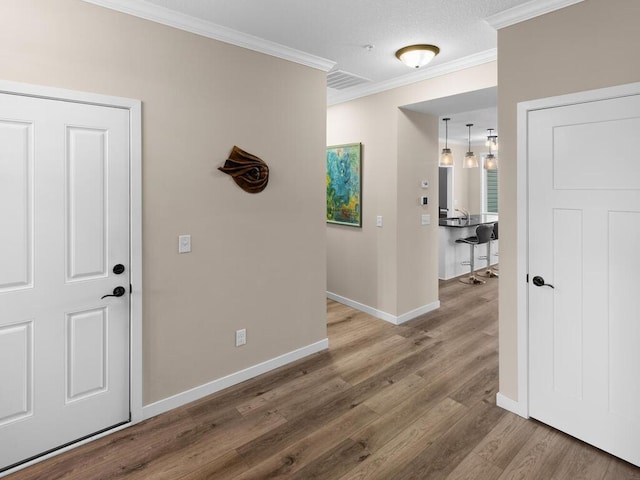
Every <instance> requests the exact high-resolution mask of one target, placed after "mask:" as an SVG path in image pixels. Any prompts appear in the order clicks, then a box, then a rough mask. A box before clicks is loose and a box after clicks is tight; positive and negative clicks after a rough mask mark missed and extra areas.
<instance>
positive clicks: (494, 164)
mask: <svg viewBox="0 0 640 480" xmlns="http://www.w3.org/2000/svg"><path fill="white" fill-rule="evenodd" d="M488 130H489V136H487V146H488V147H489V153H488V154H487V156H486V157H484V169H485V170H497V169H498V159H497V158H496V156H495V155H494V154H493V153H492V152H491V147H492V146H493V144H494V142H493V139H494V138H496V139H497V138H498V136H497V135H493V134H492V133H493V128H489V129H488Z"/></svg>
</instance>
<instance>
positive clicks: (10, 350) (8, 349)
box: [0, 322, 33, 426]
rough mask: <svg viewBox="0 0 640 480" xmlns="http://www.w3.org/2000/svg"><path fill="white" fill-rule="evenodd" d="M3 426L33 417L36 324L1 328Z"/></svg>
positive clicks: (0, 406)
mask: <svg viewBox="0 0 640 480" xmlns="http://www.w3.org/2000/svg"><path fill="white" fill-rule="evenodd" d="M0 364H1V365H4V366H5V367H4V368H2V369H0V398H3V401H2V403H0V426H2V425H6V424H8V423H10V422H14V421H17V420H20V419H22V418H24V417H26V416H28V415H31V414H32V408H33V322H24V323H19V324H15V325H5V326H3V327H0Z"/></svg>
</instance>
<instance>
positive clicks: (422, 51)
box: [396, 45, 440, 68]
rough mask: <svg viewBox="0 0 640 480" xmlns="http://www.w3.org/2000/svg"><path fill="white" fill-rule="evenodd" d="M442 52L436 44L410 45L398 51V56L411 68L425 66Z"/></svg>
mask: <svg viewBox="0 0 640 480" xmlns="http://www.w3.org/2000/svg"><path fill="white" fill-rule="evenodd" d="M438 53H440V49H439V48H438V47H436V46H435V45H409V46H408V47H403V48H401V49H400V50H398V51H397V52H396V57H398V60H400V61H401V62H402V63H404V64H405V65H406V66H408V67H411V68H420V67H424V66H425V65H426V64H427V63H429V62H430V61H431V60H433V57H435V56H436V55H438Z"/></svg>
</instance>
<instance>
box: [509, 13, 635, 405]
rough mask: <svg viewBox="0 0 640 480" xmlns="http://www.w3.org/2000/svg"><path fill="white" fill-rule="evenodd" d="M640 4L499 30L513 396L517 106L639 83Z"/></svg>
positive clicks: (512, 386)
mask: <svg viewBox="0 0 640 480" xmlns="http://www.w3.org/2000/svg"><path fill="white" fill-rule="evenodd" d="M638 19H640V2H638V0H585V1H584V2H582V3H578V4H576V5H573V6H570V7H567V8H564V9H562V10H558V11H556V12H554V13H551V14H547V15H543V16H541V17H538V18H536V19H532V20H529V21H527V22H523V23H521V24H518V25H514V26H511V27H508V28H505V29H503V30H500V31H499V33H498V58H499V59H500V61H499V67H498V84H499V89H498V118H499V128H498V131H499V132H500V156H499V158H500V170H499V176H500V177H499V181H500V199H499V201H500V220H501V222H500V392H501V393H502V394H503V395H505V396H507V397H509V398H511V399H514V400H516V399H517V398H518V394H517V382H518V376H517V365H516V362H517V355H518V351H517V344H516V336H517V329H516V321H517V319H516V313H517V302H516V285H517V282H522V281H524V274H525V273H526V272H521V274H520V276H517V275H516V220H517V218H516V199H517V194H518V192H517V190H516V173H517V169H516V141H517V138H516V126H517V125H516V106H517V103H518V102H522V101H526V100H532V99H537V98H545V97H550V96H555V95H561V94H565V93H572V92H579V91H584V90H590V89H595V88H601V87H607V86H613V85H621V84H625V83H631V82H637V81H640V62H638V61H637V58H638V45H640V29H638Z"/></svg>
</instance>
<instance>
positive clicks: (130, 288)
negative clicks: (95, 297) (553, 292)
mask: <svg viewBox="0 0 640 480" xmlns="http://www.w3.org/2000/svg"><path fill="white" fill-rule="evenodd" d="M528 278H529V276H528V275H527V279H528ZM528 281H529V280H527V282H528ZM129 293H130V294H131V293H133V285H131V284H129Z"/></svg>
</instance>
